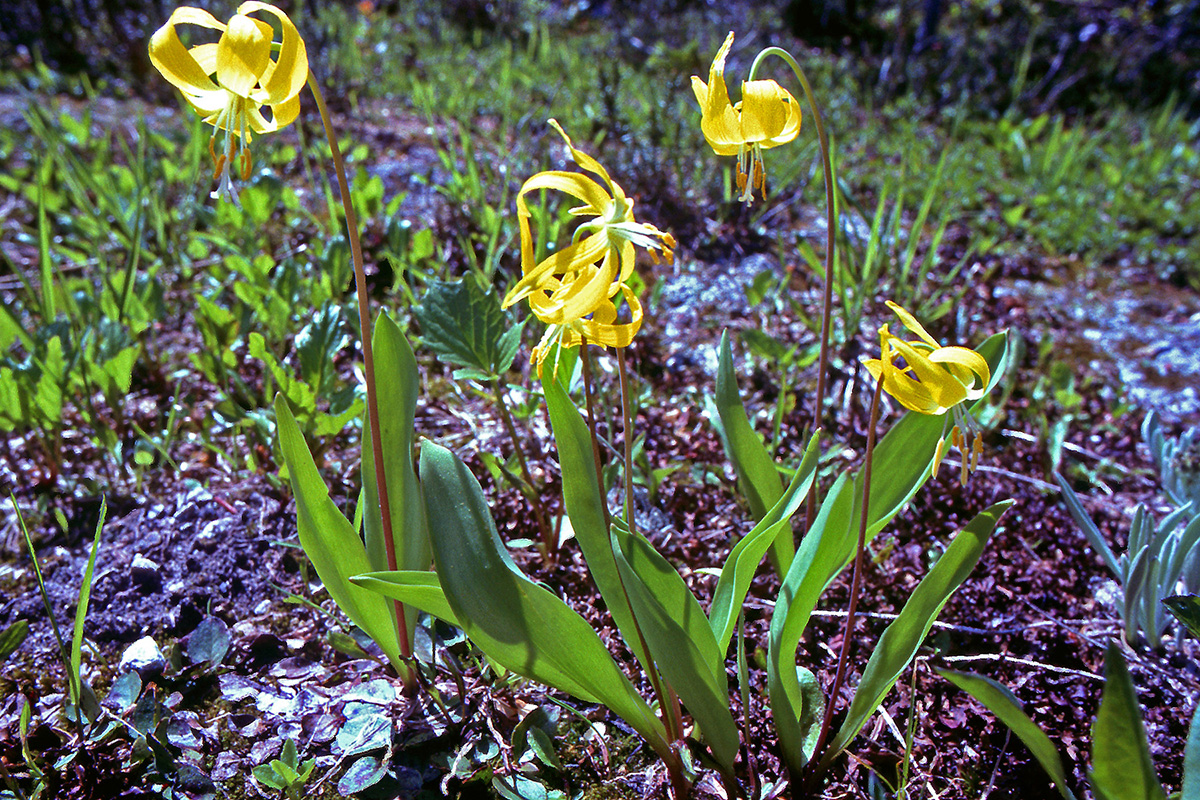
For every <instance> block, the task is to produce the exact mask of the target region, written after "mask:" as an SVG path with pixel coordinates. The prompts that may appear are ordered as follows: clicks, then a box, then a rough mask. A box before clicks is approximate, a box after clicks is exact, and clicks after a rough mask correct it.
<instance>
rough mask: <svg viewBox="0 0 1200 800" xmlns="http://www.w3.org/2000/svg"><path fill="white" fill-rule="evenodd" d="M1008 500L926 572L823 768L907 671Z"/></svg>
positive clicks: (875, 658)
mask: <svg viewBox="0 0 1200 800" xmlns="http://www.w3.org/2000/svg"><path fill="white" fill-rule="evenodd" d="M1012 502H1013V501H1011V500H1005V501H1003V502H1000V503H996V504H994V505H992V506H991V507H989V508H987V509H985V510H983V511H981V512H979V513H978V514H976V515H975V518H974V519H972V520H971V521H970V522H969V523H967V526H966V527H965V528H963V529H962V531H960V532H959V534H958V535H957V536H955V537H954V541H953V542H951V543H950V546H949V547H947V548H946V552H945V553H943V554H942V557H941V558H939V559H938V561H937V563H936V564H934V565H933V567H932V568H930V570H929V573H928V574H927V575H926V576H925V577H924V578H922V579H921V582H920V583H919V584H917V588H916V589H914V590H913V592H912V594H911V595H910V596H909V598H908V601H907V602H906V603H905V604H904V608H903V609H901V611H900V615H899V616H898V617H897V618H896V619H895V620H893V621H892V623H891V624H890V625H888V626H887V629H886V630H884V632H883V635H882V636H880V637H879V643H878V644H877V645H875V650H874V652H872V653H871V658H870V659H869V660H868V661H867V666H866V667H865V668H864V669H863V673H862V680H860V681H859V684H858V689H856V690H855V692H854V699H853V700H851V701H850V710H849V711H847V712H846V719H845V722H843V724H842V727H841V730H839V731H838V733H837V735H836V736H835V737H834V738H833V741H832V742H831V743H830V745H829V749H828V750H827V751H826V753H825V755H824V757H823V758H822V763H823V764H825V765H828V764H829V763H830V762H832V760H833V758H834V757H835V756H836V755H837V754H838V753H839V752H841V751H842V750H843V749H844V748H845V747H846V745H848V744H849V743H850V741H851V740H852V739H853V738H854V737H855V736H857V735H858V732H859V731H860V730H862V727H863V725H865V724H867V720H868V719H869V718H870V716H871V715H872V714H874V713H875V709H877V708H879V704H880V703H882V702H883V698H884V697H885V696H886V695H887V693H888V692H889V691H891V688H892V685H893V684H895V682H896V680H897V679H898V678H899V677H900V674H901V673H902V672H903V671H904V670H905V669H907V668H908V665H909V663H910V662H911V661H912V659H913V657H914V656H915V655H916V654H917V650H918V649H919V648H920V647H921V642H923V641H924V640H925V636H926V634H928V633H929V629H930V628H932V627H933V623H934V620H936V619H937V616H938V614H940V613H941V611H942V607H943V606H945V605H946V601H947V600H949V599H950V595H952V594H953V593H954V590H955V589H957V588H958V587H959V586H960V585H961V584H962V582H963V581H964V580H966V579H967V576H968V575H970V574H971V570H973V569H974V568H975V564H976V562H978V561H979V557H980V556H981V555H983V548H984V546H985V545H986V544H987V540H988V538H989V537H990V536H991V535H992V531H993V530H995V528H996V523H997V522H999V521H1000V517H1001V515H1002V514H1004V512H1005V511H1007V510H1008V508H1009V506H1011V505H1012Z"/></svg>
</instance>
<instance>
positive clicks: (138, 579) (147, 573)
mask: <svg viewBox="0 0 1200 800" xmlns="http://www.w3.org/2000/svg"><path fill="white" fill-rule="evenodd" d="M129 577H130V578H132V579H133V582H134V584H135V585H137V586H140V587H141V588H142V589H144V590H146V591H150V592H157V591H158V590H159V589H161V588H162V567H160V566H158V564H156V563H154V562H153V561H151V560H150V559H148V558H146V557H145V556H143V555H141V554H140V553H139V554H138V555H136V556H134V557H133V563H131V564H130V565H129Z"/></svg>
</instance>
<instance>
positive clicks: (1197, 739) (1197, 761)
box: [1179, 705, 1200, 800]
mask: <svg viewBox="0 0 1200 800" xmlns="http://www.w3.org/2000/svg"><path fill="white" fill-rule="evenodd" d="M1179 798H1180V800H1200V705H1198V706H1196V711H1195V713H1194V714H1192V726H1191V728H1189V729H1188V738H1187V746H1186V747H1184V750H1183V788H1182V791H1181V792H1180V794H1179Z"/></svg>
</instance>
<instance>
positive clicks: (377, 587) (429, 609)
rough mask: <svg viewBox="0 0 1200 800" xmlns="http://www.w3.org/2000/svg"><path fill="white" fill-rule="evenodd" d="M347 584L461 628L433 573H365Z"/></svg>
mask: <svg viewBox="0 0 1200 800" xmlns="http://www.w3.org/2000/svg"><path fill="white" fill-rule="evenodd" d="M350 582H351V583H353V584H355V585H356V586H361V587H363V588H364V589H370V590H371V591H373V592H379V593H380V594H382V595H384V596H385V597H390V598H392V599H393V600H399V601H400V602H401V603H404V604H405V605H406V606H412V607H413V608H414V609H417V610H420V611H424V612H425V613H426V614H428V615H429V616H431V617H437V618H438V619H440V620H442V621H444V622H449V623H450V624H451V625H455V626H458V627H462V626H461V625H459V623H458V617H456V616H454V610H453V609H452V608H450V603H449V602H448V601H447V600H446V593H445V592H443V591H442V585H441V583H440V582H439V581H438V576H437V573H436V572H430V571H429V570H398V571H396V572H368V573H366V574H365V575H355V576H353V577H352V578H350Z"/></svg>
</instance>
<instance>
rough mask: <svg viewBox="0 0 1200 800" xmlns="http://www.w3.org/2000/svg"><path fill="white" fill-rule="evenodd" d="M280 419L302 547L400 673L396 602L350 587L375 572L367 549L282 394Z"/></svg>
mask: <svg viewBox="0 0 1200 800" xmlns="http://www.w3.org/2000/svg"><path fill="white" fill-rule="evenodd" d="M275 420H276V431H277V433H278V436H279V449H280V451H281V452H282V453H283V460H284V463H285V464H286V465H287V470H288V477H289V479H290V481H291V484H292V494H294V495H295V496H296V528H297V531H298V533H299V535H300V546H301V547H303V548H304V552H305V554H306V555H307V556H308V558H309V560H310V561H312V564H313V568H314V569H315V570H316V571H317V575H318V576H319V577H320V578H321V581H322V582H323V583H324V584H325V589H326V591H328V592H329V596H330V597H332V598H333V600H334V602H336V603H337V604H338V608H340V609H342V611H343V612H344V613H345V615H346V616H347V617H349V618H350V621H351V622H353V623H354V624H355V625H357V626H358V627H360V628H362V629H363V630H364V631H366V632H367V635H368V636H370V637H371V638H372V639H374V640H375V642H376V643H377V644H378V645H379V647H380V649H382V650H383V653H384V655H386V656H387V657H388V660H389V661H391V662H392V664H393V665H395V666H396V667H397V669H402V668H404V664H403V662H402V661H401V659H400V646H399V642H398V640H397V639H396V626H395V624H394V621H393V617H392V604H391V603H390V602H388V601H387V600H385V599H384V598H383V596H382V595H379V594H377V593H376V592H372V591H370V590H369V589H363V588H360V587H358V586H354V585H353V584H351V583H350V576H351V575H361V574H363V573H366V572H371V571H372V570H371V565H370V563H369V562H368V561H367V551H366V549H365V548H364V547H363V542H362V539H360V538H359V536H358V532H357V531H355V529H354V526H353V525H351V524H350V521H349V520H348V519H346V517H345V515H343V514H342V512H341V511H339V510H338V507H337V506H335V505H334V504H333V500H331V499H330V498H329V489H328V488H327V487H326V486H325V482H324V481H323V480H321V475H320V474H319V473H318V472H317V466H316V464H314V463H313V458H312V453H311V452H309V449H308V445H307V444H306V443H305V441H304V435H303V434H302V433H300V427H299V426H298V425H297V424H296V420H295V418H294V417H292V412H291V409H290V408H288V404H287V400H286V399H285V398H284V397H283V396H282V395H277V396H276V397H275Z"/></svg>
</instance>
